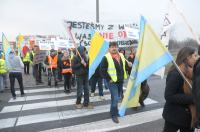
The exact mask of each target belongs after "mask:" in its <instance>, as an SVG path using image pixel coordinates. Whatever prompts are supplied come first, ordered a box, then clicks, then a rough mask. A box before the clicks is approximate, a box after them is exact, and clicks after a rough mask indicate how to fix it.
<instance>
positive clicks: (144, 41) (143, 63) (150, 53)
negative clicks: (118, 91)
mask: <svg viewBox="0 0 200 132" xmlns="http://www.w3.org/2000/svg"><path fill="white" fill-rule="evenodd" d="M172 60H173V57H172V56H171V54H170V53H169V52H168V50H167V49H166V47H165V46H164V45H163V44H162V42H161V40H160V39H159V37H158V36H157V35H156V34H155V32H154V31H153V30H152V28H151V26H150V25H149V24H148V23H146V20H145V19H144V17H141V21H140V41H139V44H138V48H137V52H136V56H135V60H134V63H133V67H132V71H131V74H130V78H129V81H128V85H127V90H126V92H125V95H124V98H123V101H122V104H121V106H120V110H119V114H120V115H121V116H124V114H125V110H126V108H129V107H137V106H138V102H139V96H140V85H141V83H142V82H143V81H144V80H146V79H147V78H148V77H149V76H150V75H152V74H153V73H154V72H155V71H157V70H158V69H160V68H161V67H163V66H164V65H166V64H168V63H169V62H171V61H172Z"/></svg>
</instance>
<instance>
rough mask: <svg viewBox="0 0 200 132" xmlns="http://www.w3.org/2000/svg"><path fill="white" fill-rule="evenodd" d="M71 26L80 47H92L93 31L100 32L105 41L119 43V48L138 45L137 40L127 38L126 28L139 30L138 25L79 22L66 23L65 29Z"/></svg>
mask: <svg viewBox="0 0 200 132" xmlns="http://www.w3.org/2000/svg"><path fill="white" fill-rule="evenodd" d="M69 25H70V28H71V32H72V34H74V36H75V39H76V40H78V41H79V44H78V45H80V44H81V45H83V46H86V47H89V46H90V40H91V37H92V35H91V30H95V31H98V32H99V33H100V34H101V35H102V36H103V37H104V39H105V40H107V41H117V42H118V45H119V47H130V46H134V44H137V40H136V39H132V38H131V39H130V38H128V37H127V34H126V31H125V26H128V27H131V28H135V29H138V25H137V24H135V23H132V24H99V23H92V22H79V21H67V20H65V21H64V26H65V29H66V30H67V29H68V26H69Z"/></svg>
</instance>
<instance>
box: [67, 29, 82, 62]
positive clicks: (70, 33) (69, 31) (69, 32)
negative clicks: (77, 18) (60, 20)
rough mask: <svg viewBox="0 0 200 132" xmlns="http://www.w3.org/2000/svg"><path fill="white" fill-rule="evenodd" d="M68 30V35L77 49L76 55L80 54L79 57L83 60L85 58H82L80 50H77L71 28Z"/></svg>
mask: <svg viewBox="0 0 200 132" xmlns="http://www.w3.org/2000/svg"><path fill="white" fill-rule="evenodd" d="M67 30H68V34H69V35H70V37H71V39H72V41H73V45H74V47H75V49H76V53H78V56H79V57H80V58H81V60H83V58H82V57H81V55H80V53H79V51H78V49H77V45H76V42H75V40H74V37H73V35H72V32H71V26H69V27H67Z"/></svg>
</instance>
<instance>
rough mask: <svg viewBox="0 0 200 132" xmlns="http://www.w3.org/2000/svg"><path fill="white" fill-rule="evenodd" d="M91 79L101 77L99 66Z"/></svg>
mask: <svg viewBox="0 0 200 132" xmlns="http://www.w3.org/2000/svg"><path fill="white" fill-rule="evenodd" d="M92 77H96V78H98V77H101V72H100V65H99V66H98V67H97V69H96V70H95V73H94V74H93V75H92Z"/></svg>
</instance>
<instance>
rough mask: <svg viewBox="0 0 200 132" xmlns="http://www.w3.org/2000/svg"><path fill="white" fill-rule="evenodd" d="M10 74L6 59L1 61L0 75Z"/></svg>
mask: <svg viewBox="0 0 200 132" xmlns="http://www.w3.org/2000/svg"><path fill="white" fill-rule="evenodd" d="M6 72H8V70H7V67H6V61H5V60H4V59H0V74H4V73H6Z"/></svg>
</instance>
